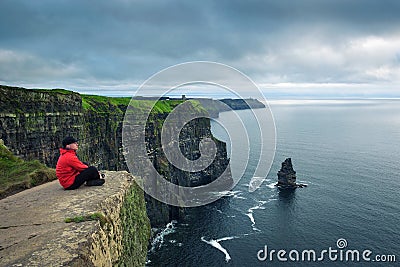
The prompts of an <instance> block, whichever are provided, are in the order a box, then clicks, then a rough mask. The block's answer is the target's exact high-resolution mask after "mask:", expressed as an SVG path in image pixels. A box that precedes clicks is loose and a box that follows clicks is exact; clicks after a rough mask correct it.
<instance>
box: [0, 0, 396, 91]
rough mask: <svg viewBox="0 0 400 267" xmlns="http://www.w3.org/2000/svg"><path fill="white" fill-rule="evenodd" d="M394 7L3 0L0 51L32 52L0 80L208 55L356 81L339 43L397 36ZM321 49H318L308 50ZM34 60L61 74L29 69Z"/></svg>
mask: <svg viewBox="0 0 400 267" xmlns="http://www.w3.org/2000/svg"><path fill="white" fill-rule="evenodd" d="M399 11H400V2H399V1H395V0H392V1H391V0H387V1H373V0H364V1H344V0H335V1H333V0H328V1H318V0H303V1H288V0H283V1H261V0H260V1H238V0H229V1H228V0H225V1H128V0H116V1H106V0H98V1H90V0H87V1H67V0H63V1H53V0H42V1H29V0H2V1H1V2H0V36H2V38H1V39H0V51H12V53H14V54H15V55H30V56H31V57H30V59H29V62H30V63H29V64H28V63H26V62H25V63H26V64H24V65H23V66H22V65H21V64H22V63H21V62H19V63H18V64H19V65H13V64H17V63H15V60H14V63H11V62H9V63H8V64H10V65H9V66H14V68H5V67H3V68H2V71H3V70H4V72H2V75H3V76H2V77H1V79H2V80H3V81H5V82H9V83H12V82H16V77H17V76H18V72H17V71H16V66H18V69H20V74H21V76H24V77H26V80H27V82H29V81H28V80H29V77H30V76H32V77H33V76H34V77H35V79H34V80H33V78H32V79H31V82H32V83H40V77H41V76H42V80H43V83H44V81H46V79H49V78H50V77H55V76H56V77H58V78H60V82H61V83H62V82H63V83H64V84H67V83H68V84H73V83H74V80H75V83H76V84H79V86H82V87H84V83H85V80H86V81H87V83H88V86H89V85H90V84H89V83H92V82H93V81H95V82H97V83H98V85H99V86H102V85H105V84H107V85H108V84H109V83H110V82H113V81H115V83H118V81H121V83H125V82H129V81H138V80H141V81H143V80H144V79H146V78H147V77H148V76H149V75H151V74H153V73H155V72H157V71H159V70H161V69H162V68H165V67H168V66H170V65H173V64H177V63H181V62H184V61H191V60H210V61H218V62H222V63H226V64H232V65H233V66H234V67H236V68H238V69H241V70H243V71H244V72H246V74H248V75H249V76H254V77H255V78H257V79H260V80H268V79H270V81H274V82H275V81H276V82H355V81H357V82H363V81H367V80H365V79H366V77H365V76H363V75H361V74H362V73H361V72H363V70H360V66H359V63H357V62H356V63H353V62H349V60H348V58H349V57H350V58H351V56H349V54H347V51H349V49H348V47H346V46H348V45H349V44H350V43H351V42H352V40H354V39H357V40H358V39H360V38H361V39H362V38H365V37H368V36H382V37H385V38H386V37H388V38H392V37H395V36H398V33H400V26H399V25H400V16H398V13H399ZM324 47H326V49H327V50H326V51H325V52H326V53H325V54H324V51H322V52H321V53H322V54H321V55H322V56H320V57H318V53H314V54H313V51H312V50H313V49H317V50H318V49H321V48H324ZM393 57H394V60H395V58H396V54H394V55H393ZM397 57H398V52H397ZM356 60H359V59H358V58H357V59H356ZM34 61H36V62H37V63H34ZM34 64H39V65H40V66H45V65H46V67H43V68H38V70H40V69H60V73H61V74H60V75H56V74H55V73H53V74H52V76H49V73H48V71H43V72H42V73H40V72H38V71H37V70H35V71H33V70H32V72H31V75H29V70H30V68H31V66H32V65H34ZM369 64H371V67H373V65H374V64H375V63H374V62H372V63H371V62H370V63H369ZM375 65H376V64H375ZM55 66H56V67H55ZM63 66H65V68H66V69H67V70H69V71H62V68H63ZM71 66H73V67H74V68H73V69H74V71H73V72H72V71H71ZM375 67H379V66H375ZM9 69H13V71H11V70H9ZM75 70H79V71H75ZM33 73H34V75H33ZM41 74H42V75H41ZM68 78H70V79H68ZM61 86H62V84H61Z"/></svg>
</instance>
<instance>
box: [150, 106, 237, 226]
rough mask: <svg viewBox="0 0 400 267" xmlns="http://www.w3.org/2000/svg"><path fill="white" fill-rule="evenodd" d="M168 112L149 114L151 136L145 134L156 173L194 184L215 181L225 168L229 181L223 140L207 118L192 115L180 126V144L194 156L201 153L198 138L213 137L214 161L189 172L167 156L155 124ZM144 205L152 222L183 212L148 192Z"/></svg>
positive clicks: (164, 221)
mask: <svg viewBox="0 0 400 267" xmlns="http://www.w3.org/2000/svg"><path fill="white" fill-rule="evenodd" d="M188 112H190V111H188ZM167 115H168V114H158V115H157V116H156V118H150V120H149V122H148V127H147V131H146V135H148V136H151V137H152V138H148V140H149V141H148V144H147V146H148V151H149V158H150V160H151V161H152V162H153V166H154V167H155V169H156V170H157V171H158V173H159V174H161V175H162V176H163V178H164V179H166V180H168V181H170V182H172V183H174V184H176V185H180V186H185V187H194V186H201V185H206V184H208V183H210V182H212V181H214V180H215V179H217V178H218V177H219V176H220V175H222V173H223V172H224V171H225V169H227V168H228V175H227V177H225V178H226V179H227V180H228V181H227V183H229V182H232V180H230V179H231V176H230V167H229V160H228V158H227V150H226V144H225V143H224V142H221V141H219V140H217V139H215V138H213V137H212V134H211V126H210V120H209V119H207V118H197V119H194V120H192V121H190V122H189V123H187V124H186V125H185V126H184V127H183V129H182V131H181V133H180V135H179V147H180V150H181V152H182V154H183V155H184V156H185V157H186V158H188V159H191V160H195V159H198V158H199V157H200V141H201V140H202V139H204V138H210V139H212V140H213V141H214V143H215V144H216V148H217V151H216V156H215V158H214V161H213V162H212V163H211V164H210V165H209V166H208V167H207V168H205V169H204V170H202V171H197V172H189V171H184V170H181V169H178V168H177V167H175V166H174V165H173V164H171V163H170V162H169V161H168V160H167V158H166V156H165V154H164V152H163V150H162V149H160V145H159V144H160V143H161V131H159V128H158V127H157V126H155V125H154V124H161V125H162V122H163V121H164V119H165V117H166V116H167ZM150 175H151V174H150ZM146 205H147V207H148V209H147V213H148V214H149V217H150V218H151V223H152V226H159V225H165V224H167V223H168V222H170V221H172V220H179V219H180V218H181V217H182V216H184V214H185V209H184V208H178V207H172V206H169V205H166V204H163V203H161V202H160V201H157V200H156V199H154V198H151V197H148V196H147V198H146Z"/></svg>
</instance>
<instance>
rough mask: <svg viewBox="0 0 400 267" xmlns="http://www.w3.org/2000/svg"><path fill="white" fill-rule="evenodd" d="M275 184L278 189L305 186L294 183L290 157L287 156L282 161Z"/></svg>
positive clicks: (294, 178)
mask: <svg viewBox="0 0 400 267" xmlns="http://www.w3.org/2000/svg"><path fill="white" fill-rule="evenodd" d="M276 186H278V188H279V189H294V188H297V187H305V186H307V185H305V184H297V183H296V172H295V170H294V169H293V165H292V159H291V158H287V159H285V161H284V162H282V166H281V169H280V170H279V171H278V183H277V184H276Z"/></svg>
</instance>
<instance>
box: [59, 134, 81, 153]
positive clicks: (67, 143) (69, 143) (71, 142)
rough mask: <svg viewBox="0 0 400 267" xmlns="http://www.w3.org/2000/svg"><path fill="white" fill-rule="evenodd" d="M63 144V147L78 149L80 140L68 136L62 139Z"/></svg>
mask: <svg viewBox="0 0 400 267" xmlns="http://www.w3.org/2000/svg"><path fill="white" fill-rule="evenodd" d="M62 146H63V148H67V149H73V150H77V149H78V140H76V139H75V138H73V137H72V136H67V137H65V138H64V140H63V141H62Z"/></svg>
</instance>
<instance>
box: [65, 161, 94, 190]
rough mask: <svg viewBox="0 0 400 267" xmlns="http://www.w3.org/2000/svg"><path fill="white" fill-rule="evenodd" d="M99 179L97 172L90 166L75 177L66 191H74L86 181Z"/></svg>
mask: <svg viewBox="0 0 400 267" xmlns="http://www.w3.org/2000/svg"><path fill="white" fill-rule="evenodd" d="M96 179H100V175H99V171H98V170H97V169H96V167H94V166H90V167H89V168H87V169H86V170H84V171H82V172H81V173H80V174H78V175H77V176H76V177H75V181H74V183H73V184H72V185H70V186H69V187H68V188H65V189H66V190H74V189H77V188H78V187H80V186H81V185H83V184H84V183H85V182H86V181H89V180H96Z"/></svg>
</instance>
